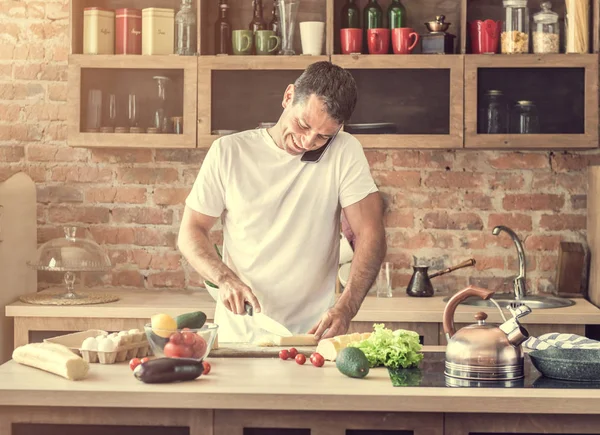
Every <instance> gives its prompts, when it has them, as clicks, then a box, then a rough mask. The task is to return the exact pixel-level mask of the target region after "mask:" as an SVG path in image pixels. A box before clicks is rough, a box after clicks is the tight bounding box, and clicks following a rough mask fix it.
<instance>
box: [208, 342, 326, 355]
mask: <svg viewBox="0 0 600 435" xmlns="http://www.w3.org/2000/svg"><path fill="white" fill-rule="evenodd" d="M290 347H295V348H296V349H297V350H298V353H302V354H304V355H305V356H306V357H307V358H308V357H309V356H310V355H311V354H312V353H314V352H315V350H316V348H317V347H316V346H287V347H279V346H271V347H260V346H256V345H254V344H251V343H219V348H218V349H213V350H211V351H210V356H209V357H213V358H279V351H280V350H282V349H289V348H290Z"/></svg>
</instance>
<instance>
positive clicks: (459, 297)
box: [443, 285, 494, 339]
mask: <svg viewBox="0 0 600 435" xmlns="http://www.w3.org/2000/svg"><path fill="white" fill-rule="evenodd" d="M470 296H479V297H480V298H481V299H484V300H487V299H489V298H491V297H492V296H494V292H493V291H492V290H487V289H484V288H481V287H475V286H473V285H470V286H469V287H467V288H465V289H464V290H461V291H459V292H458V293H456V294H455V295H454V296H452V297H451V298H450V300H449V301H448V303H447V304H446V308H444V317H443V322H444V332H445V333H446V338H447V339H449V338H450V337H452V336H453V335H454V333H455V332H456V331H455V330H454V311H455V310H456V307H458V305H459V304H460V303H461V302H462V301H464V300H465V299H467V298H468V297H470Z"/></svg>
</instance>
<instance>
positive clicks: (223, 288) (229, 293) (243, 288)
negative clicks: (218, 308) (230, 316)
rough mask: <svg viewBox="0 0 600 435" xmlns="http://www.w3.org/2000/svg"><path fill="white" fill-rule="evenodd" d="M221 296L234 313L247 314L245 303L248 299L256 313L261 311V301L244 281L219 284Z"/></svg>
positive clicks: (226, 306)
mask: <svg viewBox="0 0 600 435" xmlns="http://www.w3.org/2000/svg"><path fill="white" fill-rule="evenodd" d="M219 297H220V298H221V301H222V302H223V305H225V308H227V309H228V310H229V311H231V312H232V313H234V314H246V310H245V309H244V303H245V302H246V301H248V303H249V304H250V305H252V308H253V309H254V312H255V313H260V303H259V302H258V299H256V296H255V295H254V293H253V292H252V289H251V288H250V287H248V286H247V285H246V284H244V283H243V282H241V281H239V280H236V281H234V282H227V283H221V284H220V285H219Z"/></svg>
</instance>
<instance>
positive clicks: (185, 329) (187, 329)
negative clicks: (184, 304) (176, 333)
mask: <svg viewBox="0 0 600 435" xmlns="http://www.w3.org/2000/svg"><path fill="white" fill-rule="evenodd" d="M181 330H182V331H191V330H190V328H181Z"/></svg>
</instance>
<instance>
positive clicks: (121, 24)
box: [115, 8, 142, 54]
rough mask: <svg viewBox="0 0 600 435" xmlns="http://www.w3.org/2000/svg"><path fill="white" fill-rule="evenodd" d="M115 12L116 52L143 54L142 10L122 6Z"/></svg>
mask: <svg viewBox="0 0 600 435" xmlns="http://www.w3.org/2000/svg"><path fill="white" fill-rule="evenodd" d="M115 14H116V22H115V24H116V29H115V33H116V40H115V54H142V11H141V10H140V9H132V8H122V9H117V10H116V11H115Z"/></svg>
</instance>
